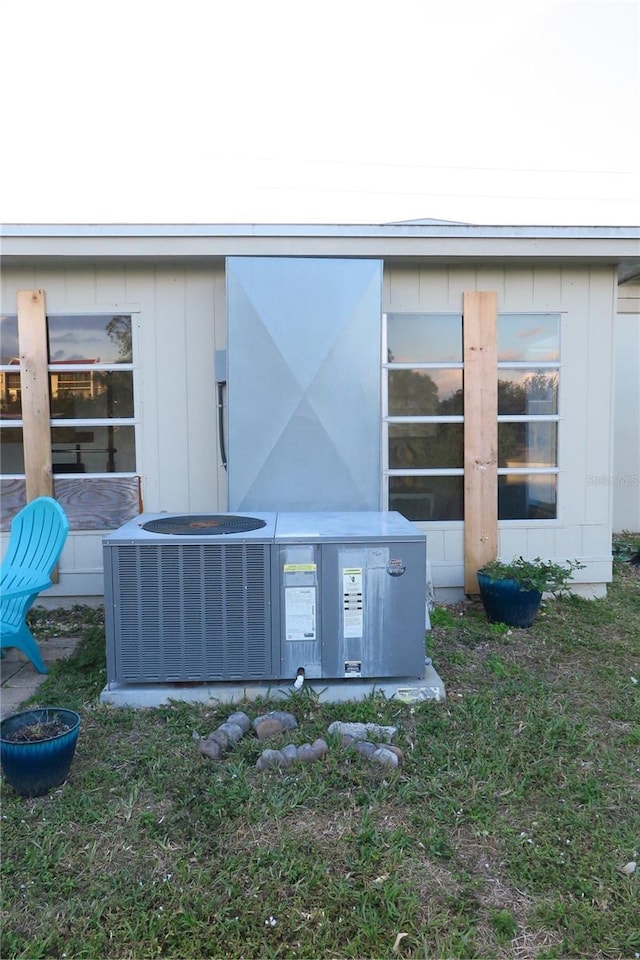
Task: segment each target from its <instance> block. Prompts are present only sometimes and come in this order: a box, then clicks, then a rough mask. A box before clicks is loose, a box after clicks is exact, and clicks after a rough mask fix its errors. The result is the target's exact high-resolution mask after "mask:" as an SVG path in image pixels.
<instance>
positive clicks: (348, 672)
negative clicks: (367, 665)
mask: <svg viewBox="0 0 640 960" xmlns="http://www.w3.org/2000/svg"><path fill="white" fill-rule="evenodd" d="M344 676H345V679H349V678H350V677H351V678H352V679H353V678H356V677H361V676H362V660H345V664H344Z"/></svg>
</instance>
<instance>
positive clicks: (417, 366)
mask: <svg viewBox="0 0 640 960" xmlns="http://www.w3.org/2000/svg"><path fill="white" fill-rule="evenodd" d="M390 314H393V315H396V314H400V315H402V316H414V317H415V316H429V315H433V316H438V317H442V316H451V317H455V318H457V319H460V320H462V314H461V313H460V312H456V311H454V310H444V311H443V310H438V311H429V310H387V311H384V312H383V314H382V354H381V356H382V365H381V380H382V387H381V407H382V430H381V444H382V449H381V465H382V497H381V500H382V509H383V510H388V509H389V478H390V477H464V467H422V468H413V469H400V468H394V467H390V466H389V426H390V425H391V424H408V423H425V424H429V423H460V424H464V414H455V415H444V414H439V415H435V416H426V415H425V416H398V415H394V414H390V413H389V371H390V370H460V371H461V372H462V378H463V380H462V382H463V386H464V359H463V356H462V353H461V359H460V360H459V361H454V360H443V361H415V362H406V361H401V362H396V361H389V360H388V336H387V331H388V327H387V322H388V316H389V315H390ZM461 348H462V344H461ZM463 521H464V516H462V517H460V519H459V520H420V521H417V522H419V523H433V524H437V525H438V526H441V525H442V524H448V525H458V526H459V525H461V524H462V523H463Z"/></svg>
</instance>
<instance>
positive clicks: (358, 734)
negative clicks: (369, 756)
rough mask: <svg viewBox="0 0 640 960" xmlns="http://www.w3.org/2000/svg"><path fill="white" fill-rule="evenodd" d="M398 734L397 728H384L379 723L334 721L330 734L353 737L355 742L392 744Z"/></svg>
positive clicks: (330, 727) (330, 726)
mask: <svg viewBox="0 0 640 960" xmlns="http://www.w3.org/2000/svg"><path fill="white" fill-rule="evenodd" d="M397 732H398V728H397V727H383V726H381V725H380V724H378V723H348V722H346V721H342V720H334V721H333V723H331V724H330V725H329V733H339V734H342V735H346V736H347V737H353V739H354V740H382V741H383V742H384V743H391V741H392V740H393V738H394V737H395V735H396V733H397Z"/></svg>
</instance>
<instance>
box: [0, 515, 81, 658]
mask: <svg viewBox="0 0 640 960" xmlns="http://www.w3.org/2000/svg"><path fill="white" fill-rule="evenodd" d="M68 530H69V521H68V520H67V516H66V514H65V512H64V510H63V509H62V507H61V506H60V504H59V503H58V502H57V501H56V500H53V499H52V498H51V497H38V498H37V499H36V500H32V501H31V503H28V504H27V506H26V507H23V509H22V510H20V511H19V513H17V514H16V515H15V517H14V518H13V520H12V521H11V535H10V537H9V546H8V547H7V552H6V555H5V557H4V559H3V561H2V566H1V567H0V648H2V647H17V648H18V649H19V650H22V651H23V653H25V654H26V655H27V656H28V657H29V659H30V660H31V662H32V663H33V665H34V667H35V668H36V670H38V672H39V673H46V672H47V668H46V667H45V665H44V663H43V661H42V657H41V656H40V650H39V649H38V644H37V643H36V641H35V640H34V638H33V636H32V634H31V631H30V630H29V627H28V626H27V623H26V616H27V613H28V612H29V609H30V608H31V605H32V604H33V601H34V600H35V599H36V597H37V596H38V594H39V593H40V592H41V591H42V590H46V589H47V587H50V586H51V579H50V577H51V573H52V571H53V568H54V567H55V565H56V563H57V562H58V559H59V557H60V554H61V553H62V548H63V546H64V542H65V540H66V539H67V533H68Z"/></svg>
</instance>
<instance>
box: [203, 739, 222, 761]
mask: <svg viewBox="0 0 640 960" xmlns="http://www.w3.org/2000/svg"><path fill="white" fill-rule="evenodd" d="M198 749H199V750H200V753H203V754H204V755H205V757H209V759H210V760H219V759H220V757H221V756H222V748H221V747H220V745H219V744H217V743H216V742H215V740H209V739H208V738H207V739H206V740H199V741H198Z"/></svg>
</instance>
